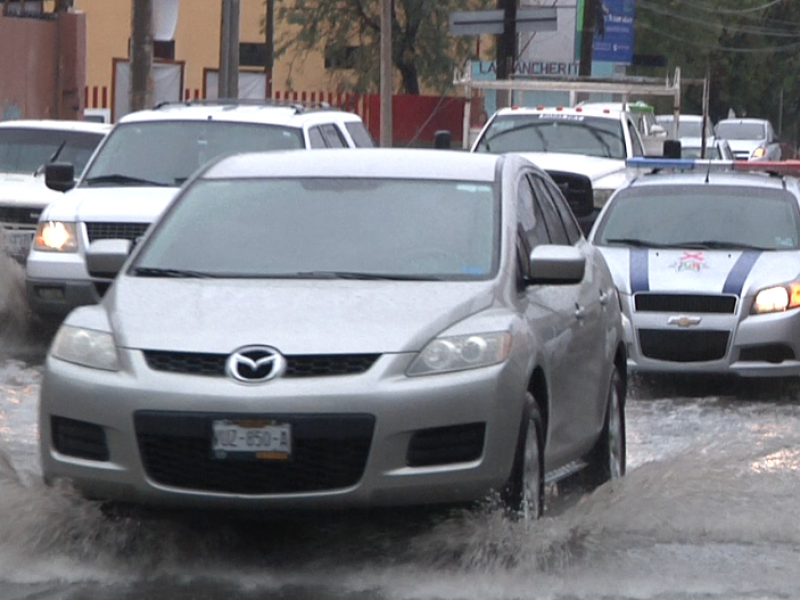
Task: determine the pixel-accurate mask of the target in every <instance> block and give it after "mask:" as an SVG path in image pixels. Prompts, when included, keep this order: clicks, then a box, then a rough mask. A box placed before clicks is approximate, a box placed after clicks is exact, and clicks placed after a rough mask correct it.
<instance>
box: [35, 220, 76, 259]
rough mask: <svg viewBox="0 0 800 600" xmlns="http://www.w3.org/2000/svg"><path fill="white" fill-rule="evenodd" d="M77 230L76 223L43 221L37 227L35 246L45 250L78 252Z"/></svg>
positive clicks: (36, 248)
mask: <svg viewBox="0 0 800 600" xmlns="http://www.w3.org/2000/svg"><path fill="white" fill-rule="evenodd" d="M75 231H76V229H75V223H68V222H65V221H43V222H41V223H39V225H38V227H37V228H36V237H35V238H34V240H33V248H34V250H43V251H45V252H77V251H78V237H77V236H76V235H75Z"/></svg>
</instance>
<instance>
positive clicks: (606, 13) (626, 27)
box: [592, 0, 634, 65]
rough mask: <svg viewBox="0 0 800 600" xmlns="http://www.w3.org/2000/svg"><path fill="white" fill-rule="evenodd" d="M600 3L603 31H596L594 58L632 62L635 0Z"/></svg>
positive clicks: (602, 0) (615, 0)
mask: <svg viewBox="0 0 800 600" xmlns="http://www.w3.org/2000/svg"><path fill="white" fill-rule="evenodd" d="M600 5H601V8H602V10H601V14H599V15H597V18H598V19H599V18H602V19H603V32H602V35H601V34H599V33H597V32H595V35H594V42H593V46H592V60H597V61H604V62H614V63H624V64H627V65H629V64H631V63H632V62H633V18H634V0H601V2H600Z"/></svg>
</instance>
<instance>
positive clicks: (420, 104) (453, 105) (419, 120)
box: [84, 86, 464, 146]
mask: <svg viewBox="0 0 800 600" xmlns="http://www.w3.org/2000/svg"><path fill="white" fill-rule="evenodd" d="M202 95H203V94H202V92H201V90H199V89H189V88H186V89H185V90H184V100H192V99H200V98H201V97H202ZM273 98H274V99H275V100H287V101H290V102H291V101H296V102H312V103H313V102H326V103H328V104H330V105H331V106H334V107H336V108H341V109H343V110H347V111H350V112H354V113H356V114H357V115H359V116H360V117H361V118H362V119H363V120H364V124H365V125H366V126H367V129H368V130H369V132H370V134H371V135H372V137H373V139H375V140H376V141H377V140H378V139H380V129H381V123H380V96H379V95H378V94H363V95H362V94H354V93H348V92H325V91H289V90H278V91H275V92H274V93H273ZM84 105H85V106H86V107H87V108H109V107H110V106H111V97H110V94H109V91H108V87H106V86H93V87H91V88H90V87H88V86H87V87H86V89H85V91H84ZM463 118H464V99H463V98H455V97H453V96H417V95H395V96H393V97H392V121H393V122H394V127H393V135H392V141H393V145H394V146H430V145H432V144H433V136H434V134H435V133H436V132H437V131H439V130H440V129H447V130H449V131H450V132H451V133H452V136H453V144H454V145H458V144H459V143H460V142H461V139H462V135H463Z"/></svg>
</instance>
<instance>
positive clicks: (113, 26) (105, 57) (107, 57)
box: [75, 0, 331, 104]
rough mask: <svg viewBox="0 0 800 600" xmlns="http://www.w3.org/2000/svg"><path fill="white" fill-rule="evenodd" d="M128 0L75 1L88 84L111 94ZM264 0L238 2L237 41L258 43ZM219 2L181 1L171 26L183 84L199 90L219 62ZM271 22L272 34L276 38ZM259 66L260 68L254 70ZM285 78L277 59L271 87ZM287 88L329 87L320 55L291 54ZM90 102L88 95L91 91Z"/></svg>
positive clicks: (122, 53) (282, 85)
mask: <svg viewBox="0 0 800 600" xmlns="http://www.w3.org/2000/svg"><path fill="white" fill-rule="evenodd" d="M131 1H132V0H75V10H80V11H83V12H85V13H86V23H87V24H86V27H87V33H86V36H87V81H86V83H87V86H88V87H89V89H90V90H91V89H92V88H93V87H94V86H97V87H99V88H100V89H102V87H103V86H105V87H106V88H107V93H108V98H109V102H110V98H111V79H112V68H113V59H114V58H127V57H128V40H129V38H130V31H131ZM265 10H266V9H265V2H264V0H241V4H240V13H241V20H240V25H239V28H240V32H239V41H241V42H250V43H263V42H264V34H263V33H262V32H261V21H262V19H263V17H264V12H265ZM221 13H222V1H221V0H180V7H179V10H178V23H177V26H176V28H175V36H174V39H175V60H178V61H184V62H185V65H186V66H185V72H184V88H185V89H188V90H190V91H191V94H192V95H194V90H200V91H201V93H202V89H203V71H204V69H206V68H209V69H216V68H218V66H219V39H220V15H221ZM279 28H280V23H276V31H275V38H276V39H278V38H279V36H280V31H279ZM253 70H257V71H258V70H261V69H253ZM288 77H289V61H288V59H287V58H282V59H281V60H279V61H276V64H275V67H274V71H273V90H275V91H278V90H285V89H286V81H287V79H288ZM291 82H292V88H293V89H294V90H299V91H312V90H316V91H320V90H325V91H328V90H330V89H331V84H330V83H329V80H328V76H327V75H326V73H325V70H324V64H323V59H322V56H321V54H319V53H312V54H310V55H309V56H308V57H295V60H294V64H293V66H292V73H291ZM90 104H91V95H90Z"/></svg>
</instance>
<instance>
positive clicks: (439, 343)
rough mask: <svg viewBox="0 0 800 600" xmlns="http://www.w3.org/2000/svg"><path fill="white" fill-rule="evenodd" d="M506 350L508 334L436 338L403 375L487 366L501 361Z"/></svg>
mask: <svg viewBox="0 0 800 600" xmlns="http://www.w3.org/2000/svg"><path fill="white" fill-rule="evenodd" d="M510 348H511V335H510V334H509V333H508V332H496V333H479V334H475V335H460V336H453V337H441V338H436V339H435V340H432V341H431V342H430V343H429V344H428V345H427V346H425V348H424V349H423V350H422V352H420V353H419V355H418V356H417V357H416V358H415V359H414V362H412V363H411V366H410V367H409V368H408V371H406V374H407V375H409V376H411V377H414V376H416V375H433V374H435V373H450V372H453V371H465V370H467V369H477V368H478V367H488V366H489V365H495V364H497V363H501V362H503V361H504V360H505V359H506V357H508V352H509V350H510Z"/></svg>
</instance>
